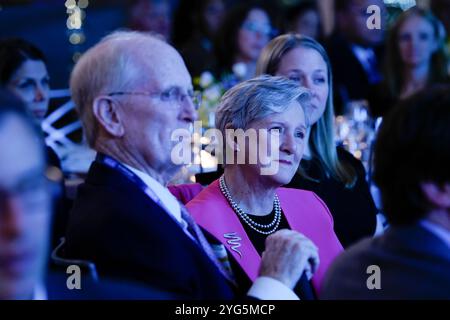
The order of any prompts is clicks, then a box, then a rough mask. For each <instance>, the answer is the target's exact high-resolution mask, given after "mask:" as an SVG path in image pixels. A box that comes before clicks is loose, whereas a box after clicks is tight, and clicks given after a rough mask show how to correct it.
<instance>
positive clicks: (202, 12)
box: [172, 0, 226, 77]
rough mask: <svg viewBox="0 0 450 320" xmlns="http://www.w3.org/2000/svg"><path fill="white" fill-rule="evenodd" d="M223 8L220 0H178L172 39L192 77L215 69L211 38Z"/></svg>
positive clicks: (223, 11)
mask: <svg viewBox="0 0 450 320" xmlns="http://www.w3.org/2000/svg"><path fill="white" fill-rule="evenodd" d="M225 10H226V6H225V1H224V0H195V1H192V0H182V1H180V3H179V4H178V7H177V10H176V11H175V16H174V25H173V35H172V42H173V44H174V46H175V47H176V48H177V49H179V50H180V53H181V55H182V56H183V58H184V61H185V62H186V66H187V68H188V70H189V73H190V74H191V76H193V77H197V76H199V75H200V74H201V73H202V72H203V71H210V72H212V71H214V70H215V68H216V59H215V55H214V47H213V41H214V38H215V36H216V33H217V30H218V29H219V26H220V24H221V23H222V20H223V17H224V15H225Z"/></svg>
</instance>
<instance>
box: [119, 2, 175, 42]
mask: <svg viewBox="0 0 450 320" xmlns="http://www.w3.org/2000/svg"><path fill="white" fill-rule="evenodd" d="M126 25H127V27H128V28H129V29H131V30H136V31H144V32H151V33H153V34H155V35H158V36H159V37H161V38H162V39H164V40H165V41H168V42H170V35H171V32H172V8H171V4H170V1H169V0H128V2H127V21H126Z"/></svg>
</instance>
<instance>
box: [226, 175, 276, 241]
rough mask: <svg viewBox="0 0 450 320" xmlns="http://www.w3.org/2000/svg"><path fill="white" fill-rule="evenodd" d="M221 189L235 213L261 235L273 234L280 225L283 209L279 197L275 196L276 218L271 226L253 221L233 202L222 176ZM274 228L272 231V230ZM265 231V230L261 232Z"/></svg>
mask: <svg viewBox="0 0 450 320" xmlns="http://www.w3.org/2000/svg"><path fill="white" fill-rule="evenodd" d="M219 187H220V191H221V192H222V194H223V195H224V196H225V198H226V199H227V200H228V203H229V204H230V206H231V208H233V210H234V212H236V213H237V214H238V215H239V216H240V217H241V218H242V220H243V221H244V222H245V223H246V224H247V225H248V226H249V227H250V228H252V229H253V230H255V231H256V232H258V233H261V234H266V235H268V234H272V233H274V232H275V231H276V230H277V229H278V226H279V225H280V221H281V207H280V200H279V199H278V196H277V195H276V194H275V199H274V201H273V206H274V208H275V216H274V218H273V221H272V222H271V223H269V224H260V223H257V222H256V221H253V220H252V219H251V218H250V217H249V216H248V214H247V213H245V212H244V211H243V210H242V209H241V208H240V207H239V206H238V204H237V203H236V202H235V201H234V200H233V198H232V197H231V194H230V190H228V187H227V185H226V184H225V178H224V176H221V177H220V179H219ZM270 228H272V229H270ZM260 229H263V230H260ZM264 229H270V230H264Z"/></svg>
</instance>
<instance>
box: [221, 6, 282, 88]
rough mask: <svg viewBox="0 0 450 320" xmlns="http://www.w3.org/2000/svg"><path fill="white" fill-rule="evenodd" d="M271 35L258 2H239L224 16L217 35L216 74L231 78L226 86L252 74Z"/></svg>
mask: <svg viewBox="0 0 450 320" xmlns="http://www.w3.org/2000/svg"><path fill="white" fill-rule="evenodd" d="M273 35H274V29H273V27H272V23H271V19H270V14H269V10H268V9H266V7H265V6H263V5H262V3H260V2H248V3H240V4H237V5H236V6H234V7H233V8H232V9H231V10H230V11H229V12H228V13H227V15H226V16H225V18H224V21H223V23H222V25H221V27H220V29H219V31H218V33H217V37H216V43H215V52H216V57H217V71H216V73H217V75H218V77H219V78H222V79H225V81H226V78H227V76H228V75H232V76H233V77H234V78H235V79H234V81H231V83H230V86H229V87H231V86H232V85H234V84H236V83H237V82H239V81H242V80H247V79H250V78H252V77H253V76H254V75H255V67H256V60H257V59H258V56H259V54H260V52H261V50H262V49H263V48H264V46H265V45H266V44H267V43H268V42H269V41H270V39H271V38H272V37H273Z"/></svg>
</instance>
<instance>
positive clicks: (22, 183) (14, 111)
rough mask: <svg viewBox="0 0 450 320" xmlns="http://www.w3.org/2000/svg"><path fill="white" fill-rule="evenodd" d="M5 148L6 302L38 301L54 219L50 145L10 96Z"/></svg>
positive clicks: (1, 268) (1, 269)
mask: <svg viewBox="0 0 450 320" xmlns="http://www.w3.org/2000/svg"><path fill="white" fill-rule="evenodd" d="M38 137H39V138H38ZM0 148H1V150H2V151H1V152H0V300H3V299H34V298H36V299H38V298H41V297H42V296H40V293H41V292H43V291H44V283H43V280H44V272H45V266H46V263H47V250H48V240H49V229H50V218H51V201H50V199H51V197H50V189H49V185H48V181H47V179H46V177H45V166H46V162H45V153H44V144H43V141H42V137H41V132H40V129H39V128H38V127H37V126H36V125H35V123H34V122H33V120H32V119H31V118H30V117H29V116H28V114H27V112H26V111H25V106H23V105H22V103H21V102H19V101H18V100H16V99H15V98H14V97H12V96H10V94H8V93H6V92H4V91H1V92H0Z"/></svg>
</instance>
